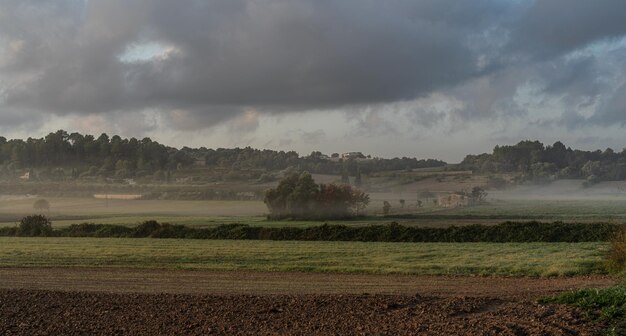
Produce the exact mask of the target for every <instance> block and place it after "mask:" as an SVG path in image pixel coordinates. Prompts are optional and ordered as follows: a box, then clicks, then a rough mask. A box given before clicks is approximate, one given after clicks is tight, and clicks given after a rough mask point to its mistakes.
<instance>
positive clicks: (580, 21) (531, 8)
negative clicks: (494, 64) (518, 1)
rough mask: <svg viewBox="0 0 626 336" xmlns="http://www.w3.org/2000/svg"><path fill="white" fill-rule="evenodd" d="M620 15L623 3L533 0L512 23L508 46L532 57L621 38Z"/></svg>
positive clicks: (624, 24)
mask: <svg viewBox="0 0 626 336" xmlns="http://www.w3.org/2000/svg"><path fill="white" fill-rule="evenodd" d="M522 6H524V5H522ZM624 13H626V1H623V0H599V1H586V0H545V1H543V0H535V1H532V2H530V4H529V5H528V6H527V8H526V9H524V10H522V14H521V15H520V16H519V18H518V19H517V20H516V22H515V23H514V24H513V25H514V28H513V29H514V30H513V32H512V35H511V37H512V38H511V41H510V47H511V48H513V49H514V50H515V51H519V52H523V53H526V54H529V55H533V56H536V57H553V56H555V55H560V54H563V53H566V52H570V51H573V50H576V49H577V48H581V47H584V46H586V45H588V44H590V43H593V42H596V41H599V40H604V39H609V38H616V37H620V36H623V35H624V34H626V20H624Z"/></svg>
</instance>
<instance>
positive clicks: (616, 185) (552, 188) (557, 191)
mask: <svg viewBox="0 0 626 336" xmlns="http://www.w3.org/2000/svg"><path fill="white" fill-rule="evenodd" d="M489 199H491V200H528V201H532V200H546V201H548V200H549V201H559V200H563V201H580V200H590V201H603V200H607V201H608V200H626V182H624V181H609V182H601V183H598V184H595V185H592V186H588V187H585V185H584V181H582V180H559V181H554V182H551V183H547V184H540V185H519V186H514V187H511V188H507V189H504V190H489Z"/></svg>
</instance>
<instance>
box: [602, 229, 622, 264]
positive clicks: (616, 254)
mask: <svg viewBox="0 0 626 336" xmlns="http://www.w3.org/2000/svg"><path fill="white" fill-rule="evenodd" d="M607 264H608V265H607V268H608V269H609V270H610V271H612V272H621V271H625V270H626V228H622V229H621V230H620V231H618V232H617V233H616V234H615V236H614V237H613V239H612V240H611V249H610V250H609V256H608V260H607Z"/></svg>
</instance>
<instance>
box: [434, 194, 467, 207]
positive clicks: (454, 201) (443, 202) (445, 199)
mask: <svg viewBox="0 0 626 336" xmlns="http://www.w3.org/2000/svg"><path fill="white" fill-rule="evenodd" d="M474 203H475V202H474V199H473V198H472V197H470V196H468V195H465V194H463V193H459V192H456V193H452V194H445V195H439V197H438V198H437V204H439V206H440V207H443V208H460V207H467V206H472V205H474Z"/></svg>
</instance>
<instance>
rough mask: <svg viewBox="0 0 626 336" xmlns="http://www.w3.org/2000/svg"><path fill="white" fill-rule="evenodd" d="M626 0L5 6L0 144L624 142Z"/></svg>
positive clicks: (406, 147) (335, 146)
mask: <svg viewBox="0 0 626 336" xmlns="http://www.w3.org/2000/svg"><path fill="white" fill-rule="evenodd" d="M625 72H626V1H624V0H594V1H589V0H542V1H530V0H528V1H523V0H492V1H491V0H472V1H467V0H458V1H451V0H406V1H404V0H385V1H380V0H344V1H342V0H333V1H329V0H289V1H284V0H215V1H205V0H188V1H184V0H181V1H172V0H48V1H45V0H2V1H0V134H2V135H4V136H6V137H10V138H12V137H28V136H41V135H44V134H46V133H48V132H51V131H55V130H57V129H65V130H68V131H70V132H71V131H79V132H87V133H92V134H96V135H98V134H100V133H102V132H108V133H116V134H120V135H122V136H127V137H130V136H134V137H138V138H139V137H144V136H149V137H151V138H153V139H154V140H157V141H160V142H163V143H165V144H168V145H172V146H178V147H180V146H183V145H187V146H206V147H213V148H214V147H235V146H248V145H249V146H253V147H258V148H271V149H283V150H296V151H298V152H300V153H301V154H308V153H310V152H311V151H312V150H321V151H322V152H324V153H332V152H346V151H362V152H364V153H368V154H372V155H376V156H384V157H393V156H417V157H433V158H440V159H444V160H448V161H450V162H456V161H460V160H461V159H462V158H463V156H464V155H465V154H467V153H481V152H489V151H491V149H492V147H493V146H494V145H496V144H513V143H517V142H518V141H519V140H523V139H538V140H541V141H544V142H546V143H553V142H554V141H556V140H562V141H564V142H565V143H566V145H569V146H572V147H576V148H582V149H598V148H601V149H604V148H606V147H612V148H615V149H619V150H621V148H622V147H626V76H625V75H626V74H625Z"/></svg>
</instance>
